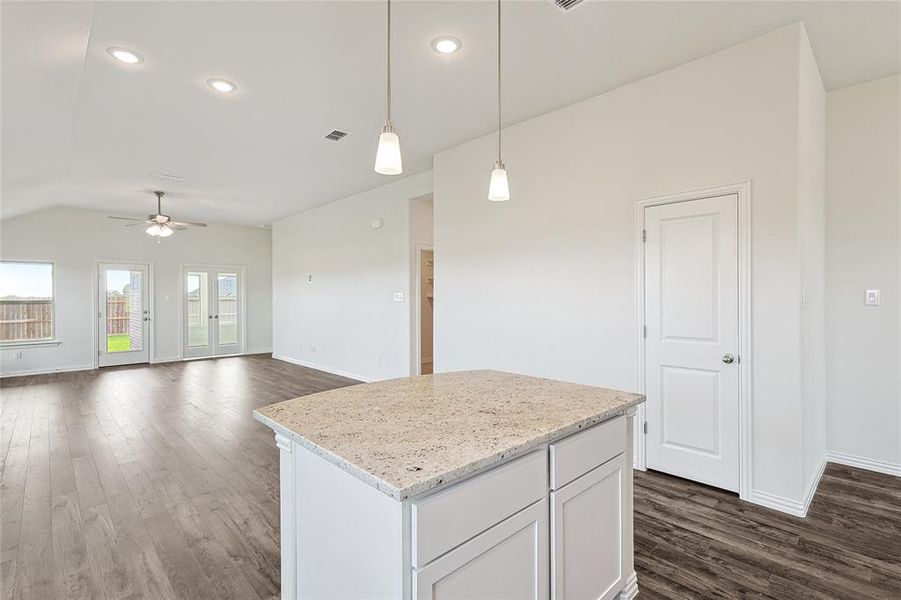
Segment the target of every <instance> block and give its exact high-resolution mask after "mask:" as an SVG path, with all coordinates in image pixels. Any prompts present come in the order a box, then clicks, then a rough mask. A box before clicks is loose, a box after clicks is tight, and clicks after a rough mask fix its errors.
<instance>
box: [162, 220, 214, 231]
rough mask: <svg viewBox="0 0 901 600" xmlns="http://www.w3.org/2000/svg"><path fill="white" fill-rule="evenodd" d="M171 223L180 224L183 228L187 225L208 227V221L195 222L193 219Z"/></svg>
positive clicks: (172, 223)
mask: <svg viewBox="0 0 901 600" xmlns="http://www.w3.org/2000/svg"><path fill="white" fill-rule="evenodd" d="M169 224H170V225H180V226H181V227H182V229H184V228H185V227H206V223H195V222H193V221H170V222H169Z"/></svg>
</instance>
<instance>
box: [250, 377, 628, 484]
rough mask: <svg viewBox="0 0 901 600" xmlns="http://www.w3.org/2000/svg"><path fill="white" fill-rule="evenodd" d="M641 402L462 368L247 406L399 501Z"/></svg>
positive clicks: (622, 395)
mask: <svg viewBox="0 0 901 600" xmlns="http://www.w3.org/2000/svg"><path fill="white" fill-rule="evenodd" d="M643 401H644V396H642V395H640V394H632V393H629V392H621V391H617V390H609V389H605V388H598V387H592V386H587V385H578V384H574V383H564V382H562V381H554V380H551V379H541V378H538V377H528V376H525V375H514V374H512V373H504V372H500V371H460V372H456V373H440V374H436V375H423V376H420V377H408V378H403V379H392V380H388V381H380V382H377V383H367V384H360V385H354V386H350V387H345V388H339V389H336V390H331V391H328V392H321V393H318V394H312V395H309V396H303V397H301V398H295V399H293V400H287V401H285V402H279V403H278V404H271V405H269V406H265V407H263V408H260V409H258V410H255V411H254V413H253V414H254V417H256V418H257V420H259V421H261V422H262V423H264V424H266V425H268V426H269V427H271V428H272V429H274V430H275V431H277V432H281V433H283V434H288V435H292V434H293V437H294V439H295V440H296V441H297V442H298V443H299V444H301V445H302V446H304V447H306V448H308V449H310V450H311V451H313V452H315V453H316V454H318V455H320V456H322V457H323V458H325V459H326V460H328V461H329V462H331V463H333V464H335V465H337V466H338V467H340V468H341V469H343V470H345V471H347V472H348V473H351V474H352V475H354V476H355V477H357V478H359V479H361V480H362V481H364V482H366V483H367V484H369V485H371V486H373V487H375V488H376V489H378V490H380V491H382V492H383V493H385V494H387V495H388V496H390V497H391V498H394V499H395V500H405V499H407V498H410V497H412V496H416V495H418V494H421V493H423V492H426V491H429V490H432V489H435V488H437V487H439V486H444V485H447V484H450V483H452V482H454V481H457V480H459V479H462V478H464V477H466V476H467V475H471V474H472V473H475V472H476V471H480V470H482V469H484V468H486V467H488V466H491V465H493V464H496V463H499V462H501V461H502V460H504V459H505V458H509V457H511V456H515V455H520V454H524V453H526V452H528V451H529V450H532V449H533V448H536V447H538V446H540V445H542V444H544V443H546V442H548V441H550V440H554V439H557V438H560V437H563V436H565V435H568V434H570V433H573V432H576V431H578V430H580V429H583V428H585V427H588V426H590V425H594V424H595V423H600V422H602V421H606V420H608V419H611V418H613V417H616V416H619V415H621V414H623V413H624V412H625V411H626V410H627V409H628V408H630V407H632V406H635V405H637V404H640V403H641V402H643Z"/></svg>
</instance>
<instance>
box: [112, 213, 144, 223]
mask: <svg viewBox="0 0 901 600" xmlns="http://www.w3.org/2000/svg"><path fill="white" fill-rule="evenodd" d="M106 218H107V219H116V220H117V221H140V222H141V223H143V222H144V219H135V218H134V217H114V216H112V215H107V217H106Z"/></svg>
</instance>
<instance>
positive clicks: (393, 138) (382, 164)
mask: <svg viewBox="0 0 901 600" xmlns="http://www.w3.org/2000/svg"><path fill="white" fill-rule="evenodd" d="M387 1H388V86H387V105H388V111H387V119H386V120H385V126H384V127H382V134H381V135H380V136H379V147H378V150H377V151H376V153H375V172H376V173H381V174H382V175H400V174H401V173H403V172H404V166H403V162H402V161H401V158H400V138H398V137H397V133H395V132H394V124H393V123H391V0H387Z"/></svg>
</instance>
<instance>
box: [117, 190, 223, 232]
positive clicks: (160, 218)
mask: <svg viewBox="0 0 901 600" xmlns="http://www.w3.org/2000/svg"><path fill="white" fill-rule="evenodd" d="M153 193H154V194H156V214H155V215H148V216H147V219H146V220H143V219H133V218H131V217H114V216H110V217H109V218H110V219H116V220H117V221H132V222H131V223H129V224H128V225H126V227H135V226H137V225H147V226H148V227H147V228H146V229H144V233H146V234H147V235H149V236H150V237H153V238H156V241H157V242H159V241H160V239H161V238H167V237H169V236H170V235H172V234H173V233H175V230H179V231H181V230H183V229H187V228H188V227H206V223H194V222H190V221H173V220H172V217H170V216H169V215H164V214H163V208H162V201H163V196H164V195H165V192H153Z"/></svg>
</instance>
